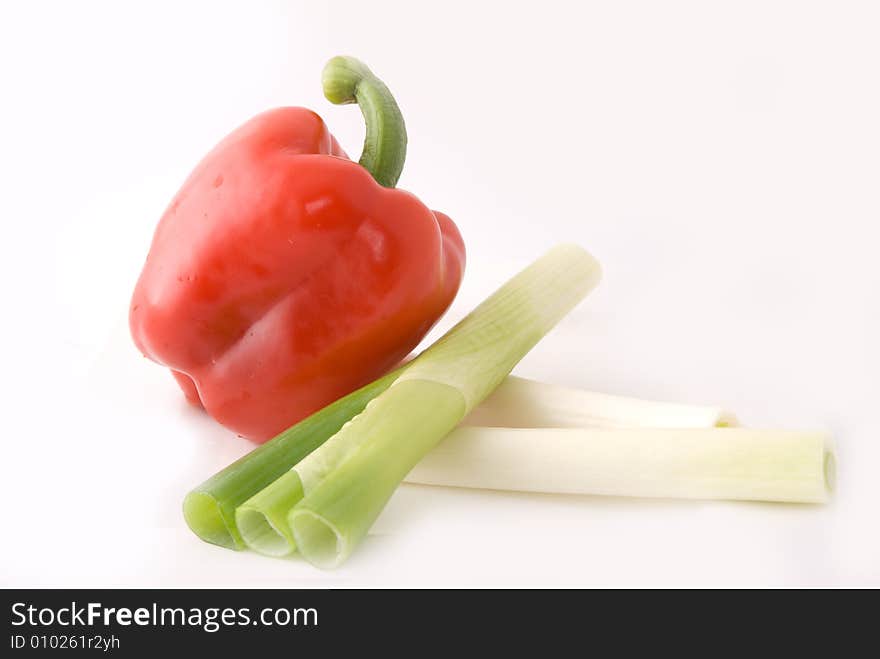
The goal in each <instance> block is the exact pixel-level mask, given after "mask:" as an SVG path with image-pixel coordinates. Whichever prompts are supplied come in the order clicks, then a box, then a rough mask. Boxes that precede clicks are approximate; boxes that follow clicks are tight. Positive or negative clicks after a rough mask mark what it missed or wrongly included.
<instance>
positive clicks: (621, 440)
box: [406, 426, 835, 503]
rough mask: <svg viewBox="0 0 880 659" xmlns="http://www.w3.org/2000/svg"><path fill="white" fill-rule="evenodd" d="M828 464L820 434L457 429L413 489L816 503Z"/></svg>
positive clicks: (826, 487) (412, 477)
mask: <svg viewBox="0 0 880 659" xmlns="http://www.w3.org/2000/svg"><path fill="white" fill-rule="evenodd" d="M834 471H835V459H834V451H833V449H832V447H831V442H830V440H829V438H828V436H827V435H825V434H824V433H819V432H792V431H777V430H749V429H743V428H715V429H681V430H672V429H661V430H655V429H631V430H623V429H615V430H607V429H589V428H534V429H511V428H480V427H465V426H463V427H461V428H459V429H457V430H456V431H454V432H453V433H452V434H451V435H450V436H449V437H447V438H446V439H445V440H444V441H443V442H442V443H441V444H440V445H439V446H437V447H436V448H435V449H434V450H433V451H431V452H430V453H429V454H428V455H427V456H425V457H424V458H423V459H422V460H421V461H420V462H419V463H418V465H416V467H415V468H414V469H413V470H412V471H411V472H410V473H409V475H408V476H407V478H406V480H407V482H411V483H422V484H428V485H446V486H455V487H472V488H486V489H496V490H516V491H526V492H548V493H567V494H599V495H614V496H631V497H665V498H667V497H668V498H687V499H745V500H756V501H785V502H801V503H821V502H824V501H826V500H827V498H828V495H829V493H830V491H831V489H832V487H833V485H834Z"/></svg>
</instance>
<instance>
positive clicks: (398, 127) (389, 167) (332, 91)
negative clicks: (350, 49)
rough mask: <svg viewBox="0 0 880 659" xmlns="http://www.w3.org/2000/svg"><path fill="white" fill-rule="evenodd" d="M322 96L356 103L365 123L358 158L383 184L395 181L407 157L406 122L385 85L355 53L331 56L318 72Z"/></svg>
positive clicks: (342, 102) (341, 103)
mask: <svg viewBox="0 0 880 659" xmlns="http://www.w3.org/2000/svg"><path fill="white" fill-rule="evenodd" d="M321 83H322V85H323V87H324V96H326V97H327V100H328V101H330V102H331V103H335V104H337V105H343V104H346V103H357V104H358V105H359V106H360V108H361V112H362V113H363V115H364V121H365V122H366V123H367V133H366V137H365V138H364V149H363V152H362V153H361V158H360V160H359V162H360V164H361V165H362V166H363V167H365V168H366V169H367V171H368V172H370V174H372V175H373V178H374V179H376V181H377V182H378V183H379V184H380V185H383V186H385V187H386V188H393V187H394V186H395V185H397V179H399V178H400V173H401V172H402V171H403V162H404V160H406V126H405V125H404V123H403V115H402V114H400V108H399V107H397V103H396V102H395V100H394V97H393V96H392V95H391V92H390V91H388V87H386V86H385V83H383V82H382V81H381V80H379V78H377V77H376V76H375V75H373V72H372V71H370V69H368V68H367V66H366V65H365V64H364V63H363V62H361V61H359V60H357V59H355V58H354V57H343V56H340V57H334V58H333V59H331V60H330V61H329V62H327V64H326V65H325V66H324V72H323V73H322V74H321Z"/></svg>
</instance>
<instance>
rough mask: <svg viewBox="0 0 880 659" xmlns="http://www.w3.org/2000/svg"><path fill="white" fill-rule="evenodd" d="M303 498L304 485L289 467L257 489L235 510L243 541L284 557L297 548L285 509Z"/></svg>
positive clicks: (254, 547)
mask: <svg viewBox="0 0 880 659" xmlns="http://www.w3.org/2000/svg"><path fill="white" fill-rule="evenodd" d="M302 498H303V486H302V482H301V481H300V478H299V475H298V474H297V473H296V471H294V470H291V471H288V472H287V473H286V474H284V475H283V476H281V477H280V478H279V479H277V480H276V481H275V482H273V483H272V484H271V485H269V486H268V487H266V488H264V489H262V490H260V491H259V492H257V493H256V494H255V495H254V496H252V497H251V498H250V499H248V500H247V501H245V502H244V503H243V504H242V505H241V506H239V507H238V509H237V510H236V511H235V524H236V526H238V530H239V532H240V533H241V537H242V539H243V540H244V542H245V544H246V545H247V546H248V547H250V548H251V549H253V550H254V551H256V552H259V553H261V554H266V555H267V556H287V555H288V554H290V553H292V552H293V550H294V549H295V548H296V544H295V543H294V540H293V536H292V535H291V533H290V527H289V526H288V524H287V511H289V510H290V509H291V508H292V507H293V506H295V505H296V504H297V503H298V502H299V501H300V500H301V499H302Z"/></svg>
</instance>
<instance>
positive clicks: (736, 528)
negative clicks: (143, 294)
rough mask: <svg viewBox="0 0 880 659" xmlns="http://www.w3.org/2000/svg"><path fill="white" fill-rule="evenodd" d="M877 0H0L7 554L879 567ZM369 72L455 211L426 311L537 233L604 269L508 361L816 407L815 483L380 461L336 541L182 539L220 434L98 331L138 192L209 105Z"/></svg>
mask: <svg viewBox="0 0 880 659" xmlns="http://www.w3.org/2000/svg"><path fill="white" fill-rule="evenodd" d="M877 7H878V5H877V4H876V3H872V2H863V3H855V2H827V3H816V2H730V3H718V2H713V3H706V2H665V3H656V2H607V3H569V2H564V3H561V2H552V1H549V0H543V1H542V2H539V3H507V2H505V3H498V4H495V5H490V4H488V3H486V4H483V3H476V2H473V1H470V2H461V3H459V2H452V1H450V0H444V1H443V2H434V3H430V4H421V3H417V2H406V1H400V2H384V1H382V0H369V1H367V2H356V1H352V2H330V3H321V2H316V1H315V0H309V1H308V2H302V3H294V2H287V3H284V2H264V3H256V2H241V3H236V4H227V3H219V2H204V3H182V2H173V3H170V2H169V3H159V2H151V3H133V2H128V3H124V2H104V3H97V2H76V3H68V2H57V3H52V4H49V3H43V2H4V3H3V4H2V9H0V67H2V68H0V73H2V79H0V90H2V102H0V186H2V193H0V218H2V222H3V225H2V226H3V237H2V239H0V250H2V254H0V257H2V260H0V268H2V272H0V287H2V291H0V293H2V314H3V315H2V342H0V350H2V361H0V364H2V378H0V394H2V401H3V416H2V420H3V451H2V458H0V471H2V473H0V488H2V499H0V501H2V505H3V514H2V517H0V519H2V531H0V534H2V537H3V540H2V549H0V553H2V560H0V584H5V585H12V584H15V585H127V584H130V585H161V586H170V585H254V586H361V585H370V586H416V585H419V586H429V585H431V586H484V585H493V586H514V585H519V586H538V585H547V586H719V585H724V586H767V585H770V586H778V585H880V513H878V510H880V505H878V504H880V432H878V423H877V417H878V414H877V405H878V391H880V387H878V381H880V376H878V372H880V350H878V348H877V342H878V339H877V337H878V336H880V313H878V292H877V291H878V284H880V265H878V262H877V253H878V239H880V232H878V228H877V227H878V223H880V189H878V181H880V38H878V34H880V12H878V8H877ZM340 53H347V54H353V55H356V56H358V57H361V58H362V59H364V60H365V61H366V62H367V63H368V64H369V65H370V66H371V67H372V68H373V69H374V70H375V71H376V72H377V73H378V74H379V75H380V76H381V77H382V78H384V79H385V81H386V82H387V83H388V84H389V86H390V87H391V89H392V90H393V91H394V92H395V94H396V96H397V99H398V101H399V103H400V105H401V106H402V108H403V111H404V114H405V116H406V120H407V125H408V128H409V134H410V148H409V154H408V160H407V164H406V169H405V171H404V174H403V177H402V179H401V182H400V187H403V188H405V189H407V190H410V191H412V192H414V193H416V194H418V195H419V196H420V197H421V198H422V199H423V200H424V201H425V202H426V203H427V204H429V205H430V206H432V207H434V208H438V209H441V210H443V211H445V212H447V213H449V214H450V215H451V216H452V217H453V218H454V219H455V220H456V221H457V222H458V224H459V227H460V228H461V230H462V233H463V234H464V236H465V239H466V242H467V247H468V257H469V262H468V271H467V274H466V281H465V284H464V286H463V289H462V292H461V295H460V297H459V299H458V300H457V301H456V303H455V305H454V309H453V311H452V312H451V313H450V315H449V317H448V318H447V319H445V320H444V321H443V323H441V326H440V327H439V328H438V329H443V328H445V327H448V325H449V322H450V321H451V319H453V318H456V317H459V316H461V315H462V314H463V313H465V312H466V311H467V310H468V309H469V308H470V306H471V305H472V304H473V303H475V302H476V301H478V300H479V299H481V298H482V297H483V296H484V295H485V294H487V293H489V292H490V291H491V290H492V289H494V287H495V286H497V285H498V284H499V283H500V282H501V281H502V280H503V279H505V278H506V277H507V276H509V275H510V274H512V273H513V272H514V271H515V270H516V269H517V268H519V267H521V266H523V265H525V264H526V263H528V262H529V261H531V260H532V259H533V258H534V257H536V256H537V255H538V254H540V253H541V252H542V251H543V250H544V249H545V248H547V247H549V246H551V245H552V244H554V243H557V242H561V241H575V242H578V243H581V244H582V245H584V246H586V247H587V248H588V249H589V250H590V251H592V252H593V253H594V254H595V255H596V256H597V257H598V258H599V259H600V260H601V261H602V263H603V265H604V270H605V279H604V281H603V283H602V284H601V286H600V288H599V289H598V290H597V291H596V292H595V294H594V295H592V296H591V297H590V298H589V299H588V300H587V301H586V302H585V303H584V304H582V305H581V307H579V308H578V309H577V311H576V312H575V313H574V314H572V316H571V317H569V318H568V319H567V320H566V321H565V322H564V323H563V324H562V325H561V326H560V327H559V328H558V329H557V330H556V331H555V332H554V333H553V334H551V335H550V336H548V337H547V339H545V340H544V342H542V343H541V344H540V345H539V346H538V348H536V349H535V350H534V351H533V353H531V354H530V355H529V356H528V357H527V358H526V359H525V360H524V361H523V362H522V364H521V366H520V367H519V368H518V371H517V372H519V373H521V374H525V375H529V376H534V377H540V378H542V379H546V380H550V381H553V382H558V383H564V384H573V385H580V386H584V387H589V388H594V389H599V390H605V391H608V392H612V393H619V394H629V395H639V396H643V397H653V398H660V399H670V400H677V401H682V402H695V403H698V402H704V403H713V404H720V405H723V406H725V407H727V408H729V409H731V410H733V411H735V412H736V413H737V414H738V415H739V417H740V419H741V420H742V421H743V422H745V423H747V424H749V425H752V426H756V427H784V428H795V429H800V428H803V429H812V428H818V429H827V430H829V431H831V432H832V433H833V434H834V436H835V437H836V439H837V442H838V447H839V488H838V492H837V494H836V497H835V499H834V501H833V502H832V503H831V504H830V505H828V506H826V507H809V506H803V507H798V506H784V505H761V504H733V503H693V502H671V501H636V500H615V499H600V498H590V497H561V496H560V497H556V496H535V495H514V494H502V493H489V492H471V491H464V490H443V489H438V488H429V487H415V486H405V487H403V488H401V489H400V490H399V491H398V493H397V494H395V496H394V497H393V499H392V501H391V502H390V504H389V506H388V508H387V509H386V511H385V512H384V513H383V515H382V517H381V518H380V519H379V521H378V522H377V524H376V525H375V527H374V529H373V532H372V534H371V535H370V537H369V538H368V539H367V541H366V542H365V543H364V545H363V546H362V547H361V550H360V551H359V552H358V553H357V554H356V555H355V556H354V557H353V558H352V560H351V561H350V562H349V563H347V564H346V565H345V566H343V567H342V568H341V569H338V570H336V571H334V572H330V573H324V572H319V571H317V570H315V569H313V568H312V567H310V566H308V565H307V564H305V563H304V562H302V561H300V560H297V559H293V560H272V559H266V558H262V557H259V556H257V555H254V554H249V553H240V554H236V553H232V552H228V551H224V550H221V549H219V548H216V547H213V546H209V545H206V544H203V543H201V542H199V541H198V540H197V539H196V538H195V537H194V536H192V535H191V534H190V533H189V531H188V530H187V529H186V527H185V525H184V523H183V520H182V517H181V514H180V502H181V499H182V497H183V495H184V494H185V492H186V491H187V490H188V489H189V488H190V487H191V486H193V485H195V484H196V483H198V482H200V481H201V480H202V479H203V478H204V477H206V476H208V475H209V474H210V473H212V472H213V471H215V470H216V469H217V468H219V467H221V466H223V465H225V464H226V463H227V462H229V461H230V460H231V459H232V458H234V457H235V456H237V455H239V454H241V453H243V452H244V451H245V450H247V448H248V445H247V444H246V443H245V442H244V441H243V440H239V439H236V438H235V437H234V436H233V435H232V434H231V433H229V432H227V431H225V430H224V429H222V428H220V427H218V426H217V425H215V424H214V423H213V422H211V421H210V420H209V419H208V418H207V417H205V416H203V415H200V414H198V413H196V412H195V411H193V410H192V409H190V408H188V407H187V406H186V405H185V404H184V402H183V399H182V396H180V395H179V392H178V391H177V390H176V387H175V385H174V383H173V381H172V380H171V378H170V376H168V375H167V373H165V372H163V370H162V369H161V368H159V367H158V366H155V365H154V364H152V363H150V362H148V361H146V360H144V359H143V358H142V357H140V356H139V355H138V354H137V352H136V351H135V349H134V348H133V346H132V345H131V344H130V341H129V339H128V337H127V333H126V328H125V317H126V312H127V305H128V297H129V295H130V292H131V289H132V287H133V284H134V281H135V279H136V277H137V274H138V271H139V269H140V265H141V263H142V261H143V258H144V256H145V255H146V250H147V247H148V244H149V240H150V236H151V233H152V230H153V228H154V226H155V223H156V221H157V220H158V218H159V216H160V215H161V213H162V211H163V209H164V206H165V205H166V204H167V202H168V200H169V199H170V198H171V196H172V194H173V193H174V192H175V190H176V189H177V187H178V186H179V185H180V183H181V182H182V180H183V179H184V177H185V176H186V174H187V173H188V171H189V170H190V169H191V167H192V166H193V165H194V164H195V163H196V162H197V161H198V159H199V158H200V157H201V156H202V155H203V154H204V153H205V152H206V151H207V150H208V149H209V148H210V147H211V146H212V145H213V144H214V143H215V142H216V141H217V140H218V139H219V138H221V137H222V136H223V135H224V134H225V133H227V132H228V131H230V130H231V129H233V128H234V127H236V126H237V125H238V124H240V123H242V122H243V121H245V120H246V119H248V118H249V117H250V116H252V115H254V114H256V113H258V112H260V111H262V110H264V109H267V108H269V107H273V106H278V105H304V106H307V107H311V108H313V109H315V110H317V111H318V112H319V113H320V114H321V115H322V116H323V117H324V118H325V120H326V121H327V122H328V124H329V125H330V127H331V129H332V130H333V131H334V132H335V134H336V135H337V137H338V138H339V140H340V142H341V143H342V144H343V145H344V147H345V148H347V150H348V151H349V153H351V154H352V155H354V156H355V157H356V156H357V154H358V153H359V149H360V141H361V139H362V135H363V127H362V120H361V117H360V113H359V112H357V110H355V109H353V108H351V107H335V106H331V105H330V104H329V103H327V102H326V101H325V100H324V99H323V97H322V95H321V89H320V84H319V80H320V71H321V67H322V65H323V63H324V61H325V60H326V59H328V58H329V57H331V56H332V55H335V54H340Z"/></svg>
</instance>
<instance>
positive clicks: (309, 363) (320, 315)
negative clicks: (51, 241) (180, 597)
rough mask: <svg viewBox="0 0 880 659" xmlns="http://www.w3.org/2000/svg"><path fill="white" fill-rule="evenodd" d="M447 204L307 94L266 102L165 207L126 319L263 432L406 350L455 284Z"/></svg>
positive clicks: (181, 375)
mask: <svg viewBox="0 0 880 659" xmlns="http://www.w3.org/2000/svg"><path fill="white" fill-rule="evenodd" d="M464 262H465V252H464V244H463V242H462V239H461V235H460V234H459V232H458V229H457V228H456V226H455V224H453V222H452V220H450V219H449V218H448V217H447V216H446V215H443V214H442V213H438V212H432V211H431V210H429V209H428V208H427V207H426V206H424V205H423V204H422V203H421V202H420V201H419V200H418V199H417V198H416V197H414V196H413V195H411V194H409V193H407V192H404V191H401V190H396V189H390V188H383V187H381V186H380V185H379V184H378V183H376V182H375V181H374V180H373V178H372V176H371V175H370V174H369V172H368V171H367V170H366V169H364V168H363V167H361V166H360V165H359V164H357V163H355V162H352V161H351V160H349V159H348V157H347V156H346V155H345V153H344V152H343V151H342V150H341V149H340V148H339V145H338V144H337V143H336V140H335V139H334V138H333V136H332V135H331V134H330V132H329V131H328V130H327V127H326V126H325V125H324V122H323V121H322V120H321V118H320V117H318V115H316V114H315V113H314V112H311V111H309V110H306V109H303V108H279V109H276V110H270V111H268V112H265V113H263V114H261V115H259V116H257V117H255V118H253V119H252V120H251V121H249V122H248V123H246V124H245V125H244V126H242V127H241V128H239V129H238V130H236V131H235V132H233V133H232V134H231V135H229V136H228V137H227V138H226V139H225V140H223V141H222V142H221V143H220V144H219V145H217V147H215V149H214V150H213V151H212V152H211V153H209V154H208V155H207V156H206V157H205V159H204V160H203V161H202V162H201V163H200V164H199V165H198V166H197V167H196V169H195V171H193V173H192V174H191V175H190V177H189V179H188V180H187V181H186V182H185V183H184V185H183V187H182V188H181V190H180V191H179V192H178V193H177V195H176V196H175V198H174V199H173V201H172V203H171V205H170V206H169V208H168V209H167V210H166V211H165V214H164V216H163V217H162V219H161V221H160V222H159V225H158V227H157V229H156V233H155V235H154V237H153V243H152V246H151V247H150V252H149V255H148V256H147V260H146V264H145V265H144V269H143V271H142V273H141V276H140V279H139V280H138V283H137V286H136V288H135V291H134V295H133V297H132V302H131V310H130V315H129V321H130V326H131V333H132V336H133V337H134V340H135V343H136V344H137V346H138V348H139V349H140V350H141V352H143V354H144V355H145V356H147V357H149V358H150V359H152V360H153V361H156V362H158V363H160V364H163V365H165V366H167V367H168V368H170V369H171V370H172V372H173V373H174V375H175V377H176V378H177V380H178V383H179V384H180V385H181V388H182V389H183V391H184V393H185V394H186V396H187V399H188V400H190V402H192V403H195V404H200V405H203V406H204V408H205V409H206V410H207V411H208V413H210V414H211V416H213V417H214V418H215V419H217V421H219V422H220V423H222V424H223V425H224V426H226V427H228V428H230V429H232V430H234V431H235V432H237V433H239V434H240V435H243V436H245V437H248V438H250V439H253V440H255V441H258V442H263V441H265V440H267V439H270V438H271V437H273V436H274V435H276V434H277V433H279V432H280V431H282V430H284V429H285V428H287V427H288V426H290V425H292V424H293V423H296V422H297V421H299V420H301V419H303V418H304V417H306V416H308V415H309V414H311V413H312V412H315V411H317V410H318V409H320V408H322V407H324V406H325V405H327V404H328V403H330V402H332V401H334V400H336V399H337V398H339V397H340V396H343V395H345V394H347V393H349V392H350V391H353V390H354V389H356V388H358V387H360V386H362V385H364V384H366V383H367V382H370V381H371V380H373V379H375V378H377V377H379V376H380V375H381V374H383V373H385V372H386V371H388V370H389V369H390V368H392V367H393V366H395V365H396V364H397V363H398V362H400V361H401V360H402V359H403V358H404V357H405V356H406V355H407V354H408V353H409V352H410V351H411V350H412V349H413V348H415V346H416V345H417V344H418V343H419V341H420V340H421V339H422V338H423V337H424V335H425V334H426V333H427V331H428V330H429V329H430V328H431V326H432V325H434V323H435V322H436V321H437V320H438V319H439V318H440V316H441V315H442V314H443V313H444V312H445V311H446V309H447V307H448V306H449V304H450V303H451V302H452V299H453V298H454V297H455V294H456V292H457V291H458V287H459V284H460V282H461V277H462V274H463V270H464Z"/></svg>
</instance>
